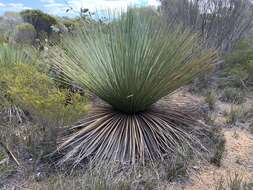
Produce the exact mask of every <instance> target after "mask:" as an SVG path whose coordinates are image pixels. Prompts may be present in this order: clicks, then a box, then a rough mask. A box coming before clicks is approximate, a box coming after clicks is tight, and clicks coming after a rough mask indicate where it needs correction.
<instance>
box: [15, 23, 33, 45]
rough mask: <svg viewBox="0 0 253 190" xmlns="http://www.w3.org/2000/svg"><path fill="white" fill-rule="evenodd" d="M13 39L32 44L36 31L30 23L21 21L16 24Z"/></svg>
mask: <svg viewBox="0 0 253 190" xmlns="http://www.w3.org/2000/svg"><path fill="white" fill-rule="evenodd" d="M15 33H16V34H15V41H16V42H18V43H22V44H30V45H31V44H33V42H34V40H35V38H36V36H37V33H36V30H35V28H34V26H33V25H32V24H29V23H22V24H19V25H17V26H16V31H15Z"/></svg>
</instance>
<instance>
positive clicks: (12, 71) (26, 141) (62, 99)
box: [0, 64, 89, 159]
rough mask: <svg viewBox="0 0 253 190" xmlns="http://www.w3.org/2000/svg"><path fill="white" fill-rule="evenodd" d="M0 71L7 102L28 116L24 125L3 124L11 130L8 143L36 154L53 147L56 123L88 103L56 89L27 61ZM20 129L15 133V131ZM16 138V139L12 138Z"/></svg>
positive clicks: (72, 116)
mask: <svg viewBox="0 0 253 190" xmlns="http://www.w3.org/2000/svg"><path fill="white" fill-rule="evenodd" d="M1 71H2V72H0V74H1V75H0V83H1V82H2V83H4V84H5V88H3V89H4V91H5V93H6V94H5V96H6V97H8V98H7V99H8V101H7V102H8V103H9V104H11V105H15V106H17V107H18V108H20V109H21V110H23V111H24V113H25V115H26V116H27V117H29V118H30V122H32V123H27V124H25V126H26V127H27V128H26V127H25V128H23V129H22V132H21V131H17V130H18V128H16V129H15V128H12V127H10V126H9V127H8V126H7V127H6V128H5V129H4V130H5V131H6V133H9V134H12V135H11V136H10V137H9V138H10V140H8V139H6V141H8V143H15V142H19V144H23V146H24V145H25V146H26V147H27V149H28V151H29V153H30V154H32V155H33V156H35V157H36V158H38V159H39V158H40V157H41V156H44V155H46V154H49V153H51V152H52V151H54V150H55V149H56V139H57V138H56V137H57V133H58V130H59V128H60V127H62V126H64V125H66V124H70V123H72V122H74V121H76V120H78V119H79V118H80V117H81V116H83V115H84V114H85V113H86V112H87V110H88V108H89V106H88V102H87V99H86V98H85V97H83V96H81V95H79V94H75V93H71V92H68V91H67V90H60V89H58V88H57V87H55V84H54V82H53V81H52V80H51V79H49V78H48V77H47V75H45V74H43V73H40V72H38V71H37V69H36V67H35V66H33V65H30V64H16V65H13V66H12V67H11V68H10V67H8V68H6V69H4V70H1ZM17 132H18V133H21V134H22V135H21V136H19V135H18V136H17V135H16V133H17ZM14 139H16V140H14Z"/></svg>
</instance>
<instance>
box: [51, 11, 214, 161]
mask: <svg viewBox="0 0 253 190" xmlns="http://www.w3.org/2000/svg"><path fill="white" fill-rule="evenodd" d="M54 52H55V56H54V59H53V62H54V63H55V68H56V70H57V72H61V73H63V76H62V77H63V80H65V81H69V79H71V80H73V81H74V82H75V83H77V84H78V85H80V86H82V87H84V88H87V89H89V90H90V91H91V92H93V93H94V94H96V95H97V96H98V97H99V98H101V99H102V100H104V101H105V102H107V103H108V104H109V105H107V104H105V105H99V106H98V107H96V108H94V110H93V111H91V113H90V114H89V116H87V117H86V118H85V119H84V120H81V121H80V122H78V123H77V124H76V125H73V126H72V127H71V129H70V131H69V132H70V134H71V135H68V136H67V138H65V139H64V142H63V143H62V144H61V145H60V146H59V151H63V154H64V157H63V159H62V160H61V162H60V163H64V162H65V161H70V160H71V161H73V163H74V165H77V164H79V163H80V162H81V161H83V160H85V159H92V160H93V161H95V162H100V161H101V162H102V161H112V160H119V161H121V162H130V163H136V162H142V163H145V161H148V160H152V161H154V160H156V159H163V158H164V155H166V154H171V153H175V152H178V151H179V152H180V151H181V152H185V151H189V149H190V150H194V148H193V147H194V144H195V145H196V144H198V145H200V144H201V143H200V141H199V140H198V138H197V132H196V131H199V130H201V127H200V128H198V127H197V126H199V125H198V122H197V121H196V120H194V119H193V118H192V117H190V116H189V115H188V114H186V113H182V112H180V111H178V110H177V107H176V106H169V105H168V104H166V103H160V104H156V102H157V101H158V100H159V99H161V98H162V97H164V96H166V95H168V94H170V93H172V92H174V91H175V90H176V89H178V88H179V87H181V86H183V85H186V84H188V83H189V82H191V81H192V79H193V78H195V77H196V76H198V75H199V74H200V73H202V72H205V71H208V70H209V69H210V68H211V64H210V63H212V62H214V61H216V52H215V51H212V50H205V49H203V48H201V47H200V46H199V44H198V38H197V35H195V34H192V33H191V32H190V31H189V30H187V29H183V28H180V27H176V28H168V27H167V26H166V24H164V23H163V20H162V19H160V18H159V17H158V16H154V15H146V14H145V16H144V15H143V14H142V13H141V12H139V11H135V10H133V9H129V10H128V11H127V13H125V14H122V15H121V16H120V17H118V18H115V19H114V20H113V22H112V23H110V24H108V25H106V27H99V26H98V27H96V28H94V29H93V30H92V32H91V31H90V30H86V28H82V29H81V31H80V34H79V35H77V36H76V37H69V38H65V39H64V42H63V43H62V46H60V48H57V51H54ZM65 76H67V77H65ZM195 127H196V128H195ZM189 130H190V131H191V132H190V131H189ZM194 131H195V132H196V133H195V132H194ZM195 134H196V135H195ZM196 146H197V145H196ZM65 151H66V152H65Z"/></svg>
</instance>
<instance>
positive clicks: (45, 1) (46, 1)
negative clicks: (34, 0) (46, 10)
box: [40, 0, 55, 3]
mask: <svg viewBox="0 0 253 190" xmlns="http://www.w3.org/2000/svg"><path fill="white" fill-rule="evenodd" d="M40 2H42V3H54V2H55V1H54V0H40Z"/></svg>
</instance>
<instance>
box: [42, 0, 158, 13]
mask: <svg viewBox="0 0 253 190" xmlns="http://www.w3.org/2000/svg"><path fill="white" fill-rule="evenodd" d="M41 1H44V2H45V4H44V8H45V9H46V11H47V12H48V13H49V14H53V15H59V16H62V15H66V10H67V9H68V8H70V7H71V8H72V9H73V11H71V12H69V13H68V15H69V16H73V15H77V14H78V12H79V10H80V8H88V9H89V10H90V11H91V12H100V11H106V10H113V11H125V10H126V9H127V7H128V6H129V5H132V6H134V5H139V6H148V5H150V6H158V5H159V2H158V0H66V3H55V1H54V0H41ZM51 1H52V2H51Z"/></svg>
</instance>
